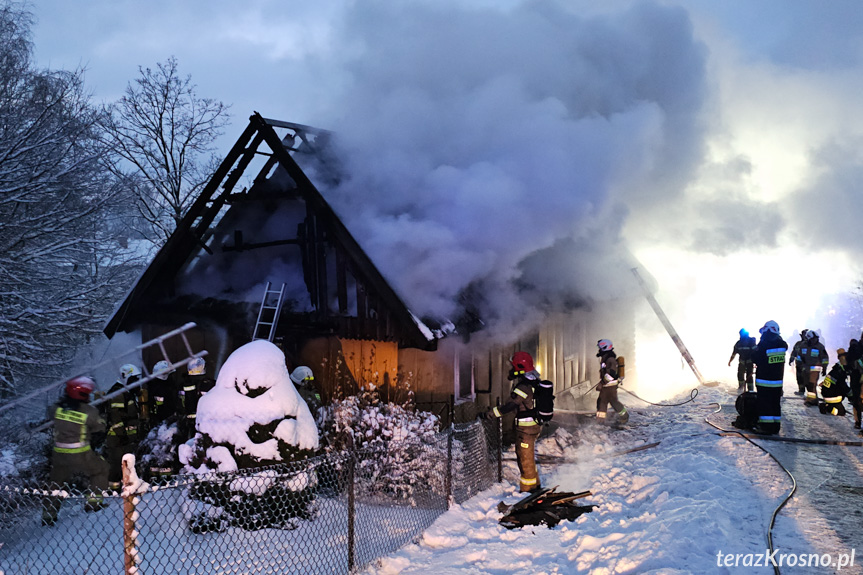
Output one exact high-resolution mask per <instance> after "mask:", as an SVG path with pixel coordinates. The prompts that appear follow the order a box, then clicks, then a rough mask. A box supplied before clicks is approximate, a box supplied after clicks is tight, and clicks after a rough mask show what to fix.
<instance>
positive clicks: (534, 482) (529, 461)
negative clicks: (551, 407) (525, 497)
mask: <svg viewBox="0 0 863 575" xmlns="http://www.w3.org/2000/svg"><path fill="white" fill-rule="evenodd" d="M510 364H511V365H512V369H510V371H509V376H508V378H509V380H510V381H512V382H513V386H512V392H511V393H510V397H509V400H508V401H507V402H506V403H505V404H504V405H502V406H501V407H494V408H492V409H490V410H488V411H487V412H484V413H480V414H479V416H480V418H481V419H487V418H490V417H501V416H502V415H503V414H504V413H509V412H511V411H515V456H516V461H517V462H518V471H519V475H520V477H519V488H520V490H521V491H523V492H526V491H534V490H537V489H539V488H540V487H541V486H540V481H539V474H538V473H537V470H536V440H537V438H538V437H539V434H540V431H542V426H541V425H540V424H539V423H538V422H537V420H536V410H535V406H534V399H533V387H534V384H535V382H538V381H539V380H540V376H539V372H538V371H536V369H535V368H534V365H533V357H531V355H530V354H529V353H527V352H525V351H518V352H516V353H515V354H513V356H512V359H510Z"/></svg>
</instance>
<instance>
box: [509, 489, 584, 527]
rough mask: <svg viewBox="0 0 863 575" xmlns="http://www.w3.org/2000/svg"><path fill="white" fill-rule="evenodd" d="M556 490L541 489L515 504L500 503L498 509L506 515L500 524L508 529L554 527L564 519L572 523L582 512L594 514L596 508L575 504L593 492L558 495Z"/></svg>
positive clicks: (560, 493)
mask: <svg viewBox="0 0 863 575" xmlns="http://www.w3.org/2000/svg"><path fill="white" fill-rule="evenodd" d="M557 487H558V486H554V487H548V488H545V489H538V490H537V491H535V492H533V493H531V494H530V495H528V496H527V497H525V498H524V499H521V500H519V501H517V502H515V503H513V504H512V505H506V504H505V503H503V502H502V501H501V502H500V503H499V504H498V506H497V510H498V511H500V512H501V513H503V517H501V518H500V524H501V525H503V526H504V527H506V528H507V529H515V528H517V527H524V526H525V525H548V527H549V528H552V527H554V526H555V525H557V524H558V523H560V522H561V521H563V520H566V521H573V520H574V519H575V518H577V517H579V516H580V515H581V514H582V513H590V512H591V511H593V508H594V507H595V506H594V505H585V506H579V505H575V504H574V503H573V501H575V500H576V499H581V498H582V497H587V496H588V495H592V494H591V492H590V491H581V492H579V493H569V492H566V491H561V492H558V491H557Z"/></svg>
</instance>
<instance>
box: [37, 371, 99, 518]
mask: <svg viewBox="0 0 863 575" xmlns="http://www.w3.org/2000/svg"><path fill="white" fill-rule="evenodd" d="M95 388H96V385H95V383H94V382H93V380H92V379H90V378H89V377H87V376H79V377H75V378H72V379H70V380H69V381H67V382H66V389H65V393H64V395H63V397H62V398H61V399H60V401H59V402H57V403H56V404H54V405H53V406H51V407H50V408H49V409H48V418H49V419H51V420H52V421H53V422H54V447H53V450H52V454H51V475H50V479H51V482H52V483H54V484H56V485H57V486H58V487H59V486H61V485H63V484H64V483H67V482H68V481H69V480H70V479H71V478H72V477H73V476H75V475H85V476H86V477H87V480H88V484H87V487H88V489H90V490H91V491H90V492H89V495H88V497H87V501H86V503H85V504H84V509H85V510H86V511H99V510H100V509H102V508H104V507H105V502H104V500H103V495H102V492H103V491H104V490H106V489H107V488H108V464H107V463H106V462H105V460H104V459H102V458H101V457H100V456H99V455H97V454H96V452H95V451H93V449H94V448H95V447H97V446H98V445H99V444H101V442H102V441H104V439H105V422H104V421H103V420H102V418H101V417H100V416H99V411H98V410H97V409H96V408H95V407H93V406H92V405H90V395H91V394H92V393H93V390H94V389H95ZM61 501H62V500H61V499H60V498H56V497H48V498H45V499H44V500H43V501H42V525H49V526H50V525H54V523H56V522H57V514H58V513H59V512H60V503H61Z"/></svg>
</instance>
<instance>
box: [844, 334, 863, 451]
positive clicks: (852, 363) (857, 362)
mask: <svg viewBox="0 0 863 575" xmlns="http://www.w3.org/2000/svg"><path fill="white" fill-rule="evenodd" d="M845 361H846V363H847V366H848V387H849V388H850V392H849V394H848V398H849V400H850V401H851V408H852V410H853V413H854V429H860V415H861V411H863V401H861V397H860V388H861V377H863V344H861V343H860V340H857V339H852V340H851V341H850V342H849V344H848V352H847V353H846V354H845ZM861 434H863V432H861Z"/></svg>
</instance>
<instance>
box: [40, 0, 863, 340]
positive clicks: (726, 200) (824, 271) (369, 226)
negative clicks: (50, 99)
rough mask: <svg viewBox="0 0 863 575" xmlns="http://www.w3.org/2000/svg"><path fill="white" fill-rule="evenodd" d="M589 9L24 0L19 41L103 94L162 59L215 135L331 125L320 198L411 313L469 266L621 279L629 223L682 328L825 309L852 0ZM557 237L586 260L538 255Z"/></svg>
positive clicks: (848, 262)
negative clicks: (608, 254)
mask: <svg viewBox="0 0 863 575" xmlns="http://www.w3.org/2000/svg"><path fill="white" fill-rule="evenodd" d="M598 4H600V3H596V2H594V1H586V0H585V1H572V0H568V1H565V2H564V1H561V2H555V1H553V0H539V1H526V2H520V1H517V0H507V1H504V2H502V1H500V0H495V1H492V0H412V1H396V0H390V1H386V2H383V1H378V0H363V1H362V2H360V1H358V0H353V1H351V0H324V1H318V2H313V3H307V2H285V1H281V2H280V1H275V0H273V1H267V0H251V1H248V2H243V3H239V2H233V1H231V2H229V1H215V2H214V1H207V2H202V1H198V0H191V1H183V2H176V1H164V0H154V1H147V2H133V1H130V0H89V1H71V0H36V1H34V5H33V10H34V12H35V15H36V17H37V18H38V25H37V27H36V29H35V37H34V40H35V46H36V57H37V60H38V62H39V63H40V64H42V65H44V66H50V67H52V68H73V67H75V66H77V65H83V66H86V68H87V75H86V78H87V83H88V84H89V86H90V87H91V88H92V90H93V92H94V96H95V98H96V99H97V100H113V99H115V98H117V97H118V96H119V95H120V94H121V93H122V90H123V88H124V87H125V85H126V84H127V83H128V82H129V81H130V80H132V79H133V78H135V77H136V76H137V68H138V66H150V67H153V66H154V65H155V64H156V63H157V62H160V61H164V60H165V59H167V58H168V57H169V56H172V55H173V56H175V57H176V58H177V59H178V62H179V66H180V71H181V73H184V74H185V73H188V74H191V75H192V78H193V81H194V82H195V83H196V84H197V86H198V91H199V95H201V96H207V97H214V98H218V99H220V100H222V101H224V102H225V103H228V104H231V105H232V109H231V112H232V115H233V124H232V125H231V126H229V128H228V129H227V133H226V136H225V138H224V140H225V142H224V144H221V145H220V147H222V149H224V150H227V148H228V146H230V144H231V143H233V141H234V139H235V138H236V136H237V135H238V134H239V133H240V132H241V130H242V129H243V127H244V125H245V122H246V119H247V117H248V115H249V114H251V113H252V111H253V110H256V111H259V112H260V113H262V114H263V115H264V116H267V117H274V118H279V119H284V120H288V121H294V122H300V123H306V124H311V125H315V126H318V127H323V128H328V129H333V130H336V131H337V132H338V133H339V134H340V135H341V137H342V145H343V146H344V151H345V157H346V158H347V161H348V165H349V166H350V167H351V171H350V174H351V177H350V178H348V180H347V181H346V182H344V183H343V185H342V186H341V187H340V188H339V189H337V190H328V191H327V192H326V194H327V197H328V198H329V199H330V201H331V203H333V205H334V207H335V208H336V209H337V210H338V211H340V213H342V215H343V216H344V218H345V219H346V223H347V224H348V226H349V227H350V228H351V229H352V231H353V232H354V234H355V235H356V236H357V237H358V239H359V240H360V242H361V244H363V246H364V247H365V248H366V250H367V251H368V252H369V253H370V255H371V256H372V258H373V259H374V260H375V261H377V262H378V263H379V266H380V267H381V268H382V269H383V271H384V272H385V274H386V275H387V276H388V277H390V279H391V281H393V283H394V284H395V285H396V287H397V288H398V289H399V290H400V291H401V292H402V293H407V294H412V295H413V296H414V299H415V300H417V301H422V302H424V304H423V305H424V306H425V307H426V309H423V310H421V311H425V312H439V313H446V312H447V311H448V310H449V306H450V304H449V302H450V301H451V298H452V296H453V295H454V294H455V293H457V291H458V290H459V289H461V288H462V287H463V286H464V285H466V284H467V283H469V282H470V281H477V280H482V281H485V282H486V283H487V285H488V286H489V293H490V294H491V293H494V294H496V295H495V297H500V301H499V302H497V308H498V309H507V308H511V307H512V306H513V305H517V300H516V299H513V297H514V296H513V294H512V293H510V292H509V291H507V290H506V289H505V286H506V285H507V282H508V280H509V279H511V278H513V277H517V276H518V275H519V274H520V273H522V271H520V268H519V267H518V263H519V262H520V261H522V260H523V259H524V258H526V257H528V256H530V255H531V254H534V261H532V264H531V266H529V267H530V269H531V270H534V272H533V273H535V274H539V276H541V274H542V270H543V269H546V270H552V271H550V272H548V273H551V274H553V273H554V271H553V270H557V269H561V266H562V265H566V266H571V269H570V270H569V272H571V271H572V270H575V273H573V276H574V277H575V278H578V277H582V280H581V285H579V286H578V289H579V290H580V291H582V292H588V293H589V295H591V296H594V297H600V298H601V297H603V295H608V294H609V293H611V294H612V295H613V293H614V291H615V284H616V282H615V281H614V279H613V277H611V278H609V277H606V275H607V274H606V275H604V274H603V273H602V270H603V269H604V266H603V265H602V259H601V254H602V253H603V249H602V246H605V245H609V244H616V243H618V242H619V241H620V240H623V241H624V242H625V243H626V245H627V246H628V247H629V248H630V249H632V250H633V252H634V253H635V254H636V255H637V256H638V257H639V258H640V259H641V261H643V262H644V263H645V264H646V266H647V267H648V269H649V270H650V271H651V272H652V273H653V274H654V275H655V276H656V277H657V279H659V281H660V284H661V285H662V286H665V289H667V290H670V291H671V295H670V296H669V297H668V299H669V301H668V302H667V305H668V307H669V308H670V310H671V312H674V313H676V312H679V313H681V314H684V313H685V314H686V317H690V316H693V317H692V322H693V324H694V325H704V324H705V323H707V322H711V323H718V325H719V329H720V330H721V331H724V332H725V331H727V332H728V333H732V334H736V332H737V330H738V329H739V328H740V327H741V324H743V326H745V327H747V328H748V329H750V331H755V330H756V329H757V327H758V326H759V325H760V324H761V323H763V321H764V320H765V319H767V316H771V317H774V319H779V318H780V317H783V318H786V319H785V322H784V323H786V324H789V323H790V324H791V325H789V327H788V329H787V330H786V331H789V332H790V331H791V330H792V329H797V328H798V327H802V324H803V323H804V322H807V321H810V318H812V317H817V318H819V320H820V318H821V317H826V316H825V314H826V313H827V310H824V309H822V310H819V311H818V312H817V313H818V314H820V315H813V314H816V312H815V311H812V310H801V309H799V308H800V306H799V305H798V304H795V303H794V302H798V301H800V300H801V299H805V298H809V299H810V300H816V301H817V300H818V294H815V295H814V296H813V294H812V293H811V291H812V290H813V289H814V290H816V291H817V292H818V293H819V294H821V293H827V292H829V291H831V290H835V291H840V292H841V291H842V290H845V291H847V290H848V289H849V287H848V286H849V284H850V282H851V281H853V280H856V279H857V278H858V277H859V275H860V274H859V269H858V267H857V262H858V261H859V259H860V255H861V250H860V246H861V245H863V242H860V240H859V231H858V229H859V221H860V217H861V214H863V194H861V193H860V192H859V190H857V182H858V181H859V180H860V178H859V177H858V175H859V174H861V172H863V157H861V154H863V152H861V151H860V150H863V146H860V145H859V144H860V143H861V142H860V141H861V138H863V120H861V119H859V110H860V108H861V97H860V94H863V85H861V84H863V74H861V71H863V70H861V64H863V60H861V56H863V3H861V2H859V1H857V0H832V1H831V2H827V3H824V2H816V1H815V0H760V1H758V2H752V1H750V0H723V1H721V2H716V1H714V0H691V1H683V0H680V1H671V0H670V1H646V2H631V1H611V2H603V3H601V4H602V6H601V7H597V5H598ZM567 241H575V242H577V245H579V246H584V247H585V249H584V253H586V254H596V255H597V257H596V258H595V259H594V260H590V258H589V256H584V257H582V258H581V259H580V260H579V261H569V262H565V263H561V262H560V261H559V260H558V261H549V262H548V263H547V265H546V266H542V265H539V264H538V263H537V261H535V260H536V258H537V257H539V256H538V255H537V254H545V253H551V254H559V253H560V252H561V250H560V249H552V250H548V249H546V248H549V247H552V246H560V245H563V244H561V242H567ZM522 269H523V268H522ZM807 269H808V270H814V271H816V272H818V279H815V278H814V277H813V278H812V279H811V280H809V281H807V282H800V281H799V276H801V275H802V276H804V277H807V279H809V278H808V274H807V272H806V270H807ZM537 270H539V271H537ZM795 273H796V275H797V276H798V280H797V281H795V278H794V274H795ZM825 278H826V279H825ZM535 279H536V281H543V278H542V277H536V278H535ZM779 282H782V285H783V286H784V287H783V290H782V294H781V296H777V295H773V296H771V297H767V296H761V297H753V296H752V293H753V291H755V293H760V292H764V291H769V289H767V290H765V289H764V288H765V286H768V287H769V286H770V285H774V283H779ZM549 283H553V282H549ZM573 283H576V284H577V283H579V282H578V280H576V279H574V280H573ZM717 284H718V285H717ZM804 284H810V285H808V286H807V285H804ZM811 284H814V285H815V286H817V287H813V285H811ZM669 286H673V287H669ZM806 290H809V291H808V292H807V291H806ZM716 298H725V299H728V300H730V301H735V302H737V304H736V306H735V305H732V313H729V311H728V310H717V309H716V306H715V305H713V304H711V303H710V302H711V301H713V300H715V299H716ZM409 299H410V296H409ZM741 302H742V303H741ZM687 305H696V307H703V308H711V309H712V312H713V314H714V315H713V316H702V317H694V316H695V315H697V314H693V313H692V312H691V310H687V308H686V306H687ZM818 305H819V304H818V303H813V304H812V306H810V307H812V308H817V307H818ZM678 306H679V307H678ZM717 314H721V315H722V317H714V316H715V315H717ZM748 318H751V319H748ZM744 320H745V321H744ZM681 321H686V320H681ZM755 323H758V325H755ZM780 323H783V322H780ZM725 324H727V325H725ZM735 326H736V327H735Z"/></svg>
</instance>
